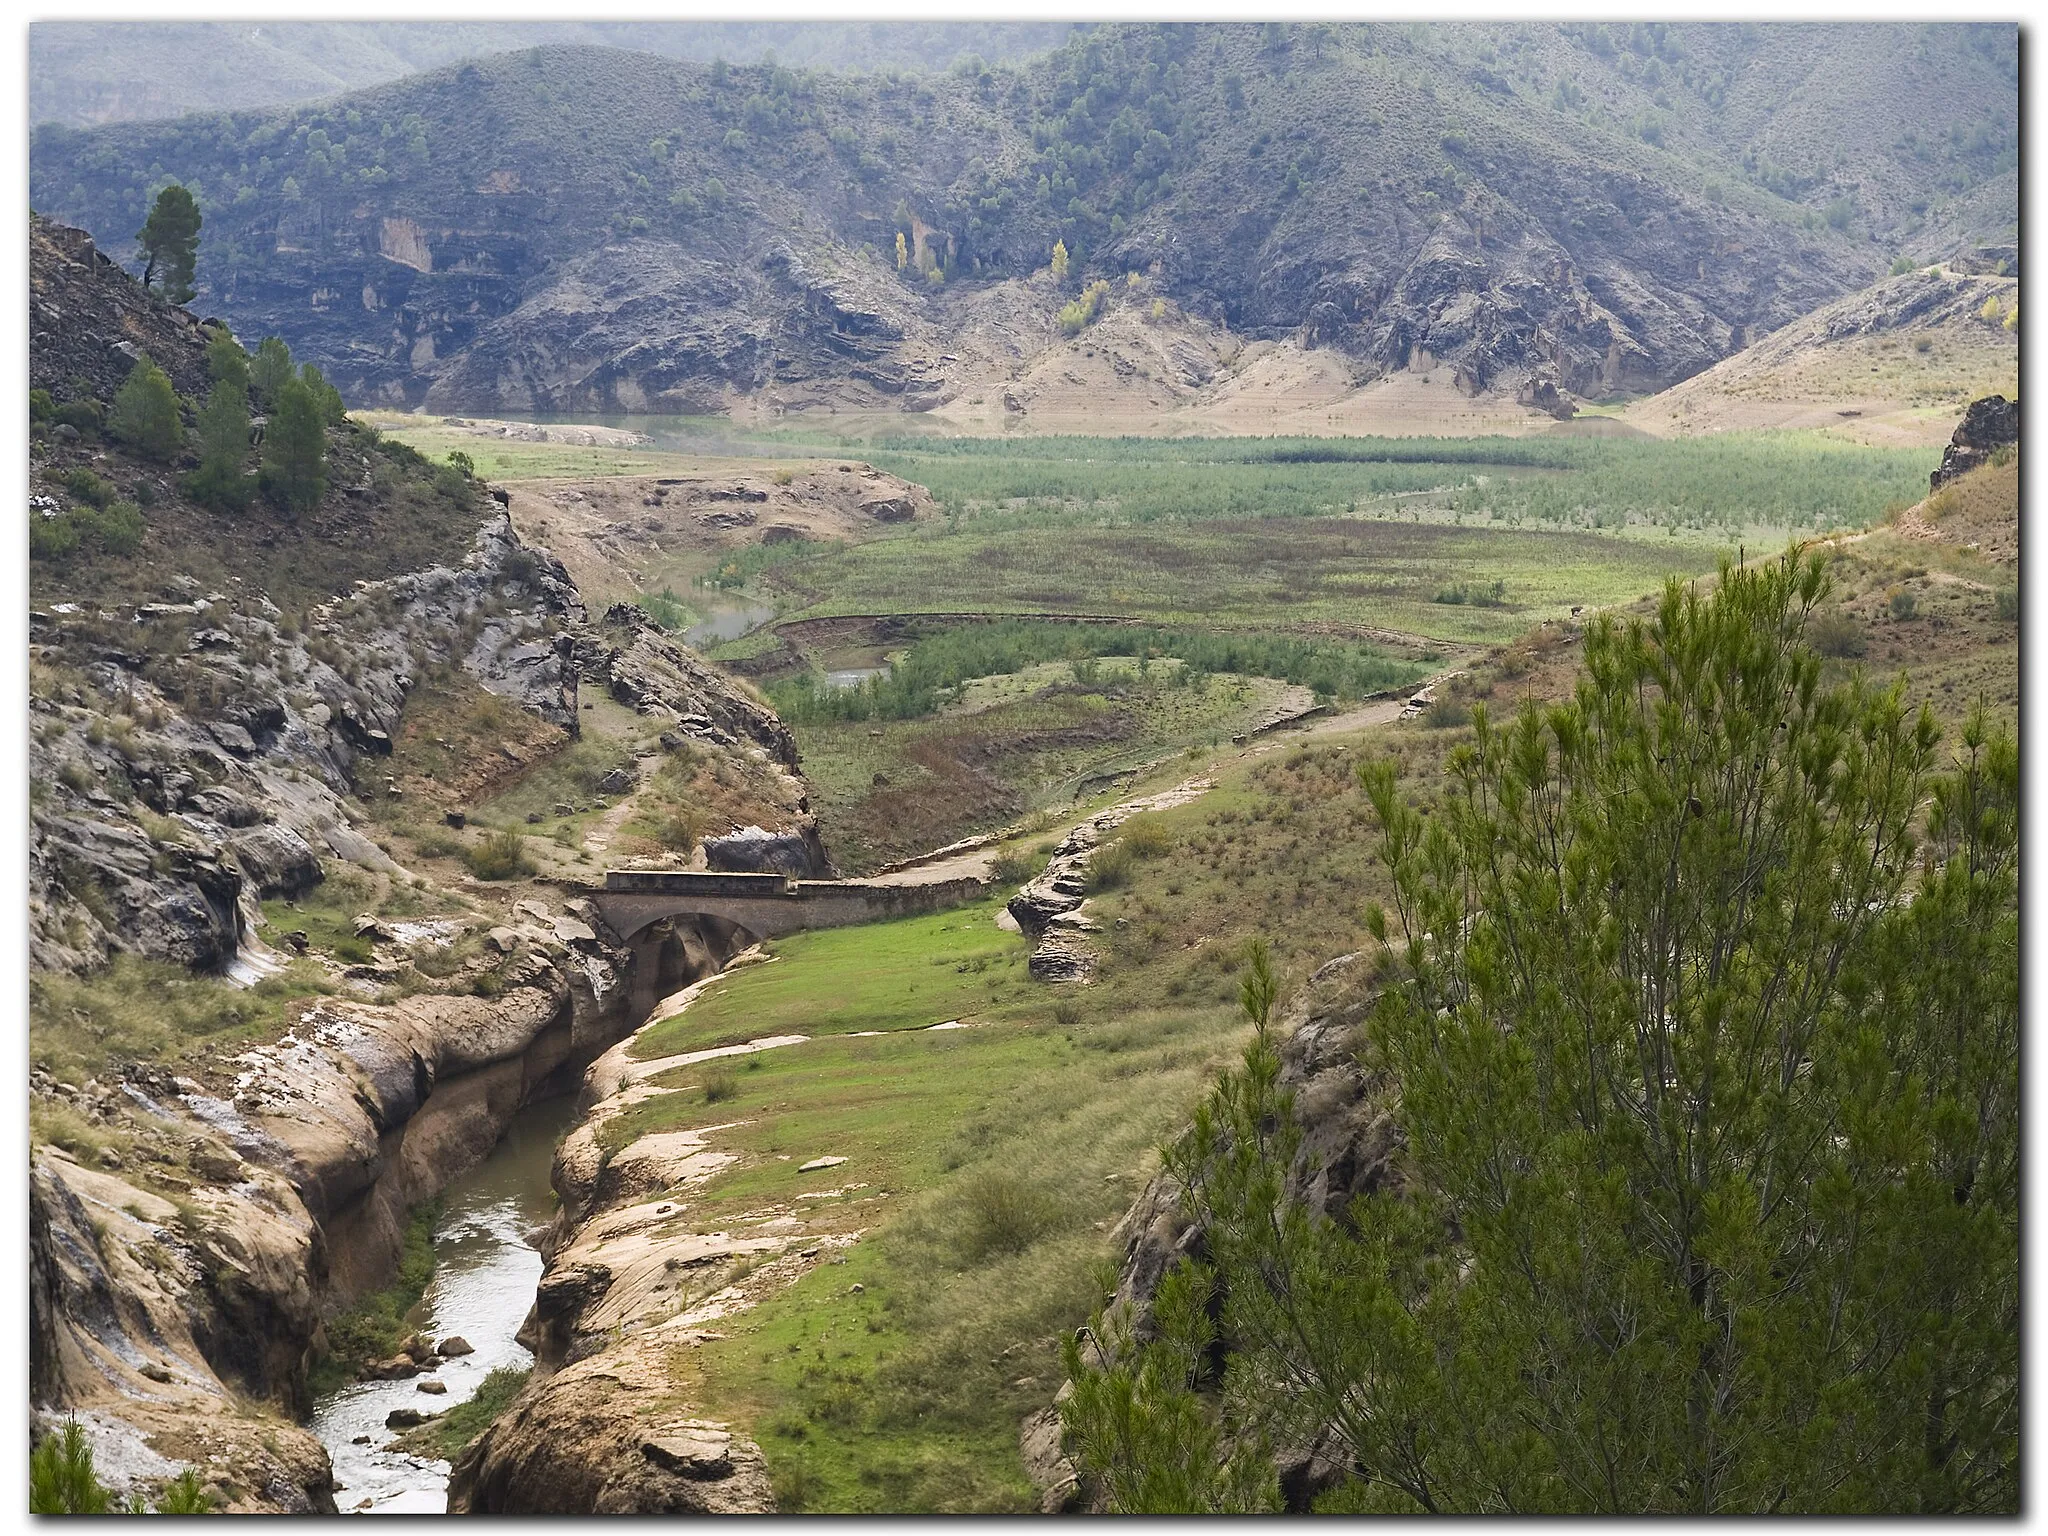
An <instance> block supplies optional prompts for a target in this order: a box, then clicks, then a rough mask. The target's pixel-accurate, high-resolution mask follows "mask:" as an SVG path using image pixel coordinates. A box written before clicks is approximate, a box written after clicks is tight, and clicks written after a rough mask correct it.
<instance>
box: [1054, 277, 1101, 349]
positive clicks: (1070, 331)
mask: <svg viewBox="0 0 2048 1536" xmlns="http://www.w3.org/2000/svg"><path fill="white" fill-rule="evenodd" d="M1108 297H1109V284H1108V283H1106V282H1103V281H1101V280H1100V279H1098V280H1097V281H1095V282H1092V283H1090V284H1089V285H1088V286H1087V287H1086V288H1083V289H1082V290H1081V297H1079V298H1078V299H1076V300H1074V302H1073V303H1071V304H1068V305H1066V306H1065V307H1064V308H1062V309H1061V310H1060V330H1061V331H1062V332H1064V333H1065V334H1066V335H1069V336H1078V335H1080V334H1081V332H1083V331H1085V330H1086V329H1087V328H1088V327H1089V326H1090V325H1091V324H1093V323H1094V321H1095V318H1096V316H1098V315H1099V314H1101V313H1102V303H1103V300H1105V299H1107V298H1108Z"/></svg>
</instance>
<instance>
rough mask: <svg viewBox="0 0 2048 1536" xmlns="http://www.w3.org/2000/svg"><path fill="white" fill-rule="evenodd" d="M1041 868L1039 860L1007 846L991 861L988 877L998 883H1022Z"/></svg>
mask: <svg viewBox="0 0 2048 1536" xmlns="http://www.w3.org/2000/svg"><path fill="white" fill-rule="evenodd" d="M1038 870H1039V865H1038V861H1037V860H1036V859H1034V858H1032V857H1031V856H1030V855H1029V854H1027V853H1023V852H1021V851H1019V850H1018V849H1015V848H1005V849H1004V850H1003V851H1002V852H1001V853H999V854H997V855H996V856H995V858H994V859H993V860H992V861H990V863H989V867H988V877H989V879H990V880H992V881H994V882H995V883H996V884H997V885H1022V884H1023V883H1024V882H1025V881H1026V880H1029V879H1030V878H1031V877H1032V876H1033V875H1035V874H1037V873H1038Z"/></svg>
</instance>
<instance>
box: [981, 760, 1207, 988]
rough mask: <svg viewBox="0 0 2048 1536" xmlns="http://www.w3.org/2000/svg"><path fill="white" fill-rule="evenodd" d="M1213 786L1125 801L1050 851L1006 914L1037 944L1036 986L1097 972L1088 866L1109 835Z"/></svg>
mask: <svg viewBox="0 0 2048 1536" xmlns="http://www.w3.org/2000/svg"><path fill="white" fill-rule="evenodd" d="M1214 787H1215V782H1214V780H1211V779H1189V780H1187V781H1186V782H1185V783H1181V784H1176V785H1174V787H1173V788H1171V789H1167V790H1161V791H1160V792H1159V793H1158V794H1156V795H1147V796H1145V797H1143V798H1142V799H1137V800H1126V801H1124V802H1123V803H1122V804H1120V805H1113V806H1111V807H1110V808H1109V809H1108V810H1106V811H1102V812H1100V813H1098V814H1097V815H1094V816H1091V817H1089V818H1088V820H1086V821H1083V822H1081V823H1079V824H1078V825H1076V826H1074V827H1073V828H1072V829H1071V830H1069V831H1068V833H1067V835H1066V836H1065V837H1063V838H1061V839H1060V841H1059V843H1058V844H1057V845H1056V846H1055V847H1054V848H1053V851H1052V858H1051V859H1050V860H1049V861H1048V862H1047V864H1046V866H1045V868H1044V869H1043V870H1041V871H1040V872H1039V873H1038V874H1037V875H1036V876H1034V877H1033V878H1032V879H1031V880H1029V881H1027V882H1026V883H1025V884H1024V886H1023V887H1022V888H1021V889H1020V890H1019V891H1018V892H1017V894H1016V895H1014V896H1012V897H1011V898H1010V901H1009V913H1010V916H1011V917H1012V918H1014V919H1015V920H1016V923H1017V926H1018V927H1019V928H1020V929H1022V930H1023V932H1024V933H1025V934H1027V935H1029V936H1030V937H1031V938H1032V939H1035V940H1036V941H1037V943H1036V944H1035V946H1034V947H1033V949H1032V951H1031V959H1030V961H1029V968H1030V972H1031V974H1032V975H1033V976H1035V977H1037V978H1038V979H1039V980H1040V981H1062V982H1064V981H1074V982H1085V981H1087V980H1088V977H1089V974H1090V972H1092V971H1093V970H1094V968H1095V950H1094V948H1093V946H1092V945H1090V944H1089V942H1088V935H1089V934H1092V933H1095V932H1097V931H1098V929H1097V925H1096V922H1095V920H1094V918H1092V917H1091V916H1089V915H1088V913H1087V911H1086V910H1085V909H1086V907H1087V905H1088V863H1089V860H1091V859H1092V858H1093V857H1094V856H1095V850H1096V849H1097V848H1099V847H1101V846H1102V844H1103V842H1104V841H1106V840H1107V838H1108V835H1109V834H1110V833H1112V832H1114V831H1115V830H1116V829H1117V828H1118V827H1120V826H1122V825H1123V824H1124V823H1125V822H1126V821H1129V820H1130V819H1131V818H1132V817H1133V816H1136V815H1138V814H1139V813H1140V812H1143V811H1164V810H1170V809H1171V808H1172V807H1174V806H1176V805H1185V804H1187V802H1188V801H1190V800H1192V799H1194V798H1195V797H1196V796H1197V795H1200V794H1202V793H1203V792H1204V791H1206V790H1209V789H1212V788H1214Z"/></svg>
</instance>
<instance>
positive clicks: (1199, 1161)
mask: <svg viewBox="0 0 2048 1536" xmlns="http://www.w3.org/2000/svg"><path fill="white" fill-rule="evenodd" d="M1826 585H1827V583H1826V579H1825V575H1824V568H1823V566H1822V564H1821V562H1820V561H1819V560H1818V559H1817V558H1816V559H1812V560H1808V561H1803V562H1802V561H1798V560H1795V559H1793V558H1791V557H1787V559H1785V560H1784V561H1781V562H1778V563H1775V564H1773V565H1770V566H1768V567H1765V568H1762V569H1754V568H1752V569H1747V570H1740V571H1735V570H1729V569H1727V568H1725V567H1724V569H1723V573H1722V578H1721V583H1720V586H1719V589H1718V591H1716V592H1715V593H1714V595H1712V596H1710V597H1702V596H1700V595H1698V594H1697V593H1696V592H1693V591H1687V590H1682V589H1680V588H1679V587H1678V586H1677V585H1676V584H1675V583H1674V584H1673V585H1672V586H1671V587H1670V588H1669V589H1667V592H1666V594H1665V597H1664V599H1663V602H1662V604H1661V606H1660V608H1659V611H1658V613H1657V615H1656V617H1655V618H1654V619H1652V620H1649V621H1647V622H1643V621H1638V622H1631V623H1628V624H1622V623H1618V622H1614V621H1611V620H1603V621H1601V622H1600V623H1599V624H1597V625H1596V626H1595V627H1594V628H1593V629H1592V631H1591V632H1590V633H1589V635H1588V637H1587V641H1586V655H1585V676H1584V678H1583V680H1582V681H1581V683H1580V685H1579V688H1578V691H1577V695H1576V697H1575V698H1574V699H1573V700H1572V701H1571V702H1569V703H1566V704H1562V705H1558V706H1554V707H1551V708H1548V709H1544V710H1537V709H1535V708H1533V707H1531V708H1529V709H1527V710H1525V711H1524V713H1523V714H1522V715H1521V716H1520V718H1518V719H1517V720H1516V721H1515V722H1514V723H1513V724H1511V725H1508V726H1505V727H1496V726H1494V725H1493V724H1492V723H1491V722H1489V721H1488V720H1487V719H1486V717H1485V715H1484V712H1483V711H1476V712H1475V722H1474V739H1473V740H1472V741H1471V742H1470V743H1469V744H1467V745H1464V746H1461V747H1458V748H1456V749H1455V750H1454V751H1453V753H1452V754H1451V758H1450V761H1449V764H1448V770H1449V772H1448V781H1447V787H1446V793H1445V795H1444V797H1443V800H1442V803H1441V809H1440V810H1438V811H1437V812H1435V813H1433V814H1430V815H1428V816H1424V815H1423V814H1422V813H1420V812H1419V811H1417V810H1415V809H1414V808H1413V807H1411V806H1409V805H1407V804H1405V803H1404V802H1403V801H1402V799H1401V797H1400V795H1399V793H1398V791H1397V787H1396V774H1395V769H1394V766H1393V765H1392V764H1391V763H1389V762H1382V763H1380V764H1377V765H1374V766H1372V767H1370V768H1368V769H1367V770H1366V771H1365V772H1364V773H1363V774H1362V775H1361V777H1362V779H1363V781H1364V785H1365V788H1366V790H1367V793H1368V795H1369V798H1370V800H1371V803H1372V807H1373V810H1374V813H1375V814H1376V816H1377V818H1378V821H1379V824H1380V828H1381V836H1382V839H1383V848H1384V852H1385V856H1386V859H1387V862H1388V864H1389V866H1390V868H1391V871H1392V876H1393V889H1394V892H1395V898H1394V910H1393V912H1392V914H1391V916H1389V915H1388V914H1386V913H1383V912H1380V911H1379V910H1378V909H1377V908H1373V909H1369V910H1368V913H1367V925H1368V928H1369V929H1370V930H1371V931H1372V932H1373V933H1374V934H1375V935H1377V936H1379V937H1381V939H1382V940H1383V942H1384V943H1385V944H1386V949H1385V951H1384V953H1383V956H1382V965H1383V969H1382V973H1381V974H1382V976H1383V978H1384V979H1385V981H1386V987H1385V990H1384V992H1383V993H1382V995H1381V997H1380V998H1379V1000H1378V1002H1377V1004H1376V1006H1375V1009H1374V1011H1373V1013H1372V1015H1371V1018H1370V1020H1369V1023H1368V1026H1367V1029H1366V1032H1365V1040H1364V1044H1363V1049H1362V1052H1361V1061H1362V1063H1363V1065H1364V1066H1365V1067H1366V1069H1367V1071H1368V1072H1369V1073H1370V1074H1371V1075H1372V1077H1373V1078H1374V1079H1376V1080H1377V1081H1378V1082H1379V1083H1380V1084H1381V1085H1382V1087H1381V1091H1382V1092H1383V1094H1384V1095H1385V1100H1384V1102H1386V1103H1388V1104H1390V1105H1396V1106H1397V1107H1395V1108H1394V1110H1393V1113H1394V1114H1395V1115H1396V1116H1397V1118H1398V1124H1399V1128H1400V1131H1401V1134H1402V1136H1403V1138H1404V1140H1405V1150H1404V1151H1403V1152H1402V1153H1401V1155H1400V1157H1399V1158H1398V1160H1397V1161H1398V1164H1399V1166H1400V1167H1401V1168H1402V1169H1403V1172H1402V1174H1401V1175H1400V1182H1401V1184H1402V1186H1403V1187H1402V1188H1400V1189H1398V1190H1380V1191H1376V1192H1373V1193H1366V1194H1361V1195H1359V1196H1357V1197H1355V1198H1354V1199H1352V1200H1351V1201H1350V1202H1349V1203H1348V1205H1346V1206H1345V1207H1343V1208H1342V1210H1341V1211H1339V1212H1336V1213H1335V1214H1334V1215H1332V1216H1324V1215H1311V1214H1310V1213H1309V1211H1308V1210H1307V1208H1305V1207H1304V1206H1303V1205H1301V1204H1300V1203H1299V1202H1298V1201H1296V1200H1294V1199H1292V1198H1290V1197H1289V1196H1288V1195H1287V1193H1286V1183H1285V1181H1286V1178H1287V1176H1288V1170H1289V1168H1290V1166H1291V1165H1292V1163H1293V1160H1294V1159H1295V1157H1296V1154H1297V1153H1298V1152H1299V1150H1300V1145H1301V1131H1300V1129H1299V1128H1298V1126H1297V1125H1296V1123H1295V1120H1294V1115H1293V1105H1292V1101H1291V1095H1290V1094H1287V1093H1285V1092H1283V1091H1282V1090H1281V1088H1280V1086H1279V1057H1278V1053H1277V1050H1276V1046H1275V1042H1273V1040H1272V1039H1271V1038H1270V1036H1269V1034H1268V1031H1267V1029H1266V1028H1265V1018H1266V1012H1265V1011H1262V1010H1258V1009H1249V1010H1248V1011H1251V1012H1252V1017H1253V1018H1254V1020H1255V1022H1257V1023H1258V1024H1259V1025H1260V1028H1259V1030H1258V1034H1257V1036H1256V1038H1255V1039H1254V1041H1253V1043H1252V1045H1251V1046H1250V1047H1249V1048H1248V1050H1247V1052H1246V1055H1245V1067H1244V1070H1243V1071H1242V1072H1241V1073H1236V1074H1232V1075H1231V1076H1229V1077H1228V1078H1226V1079H1225V1080H1224V1081H1223V1082H1222V1083H1221V1084H1220V1085H1219V1086H1218V1088H1217V1089H1216V1090H1215V1091H1214V1092H1213V1093H1212V1094H1211V1096H1210V1097H1209V1099H1208V1101H1207V1102H1206V1103H1205V1104H1204V1105H1203V1107H1202V1108H1201V1110H1200V1112H1199V1114H1198V1116H1197V1118H1196V1121H1195V1125H1194V1127H1193V1129H1192V1131H1191V1132H1190V1134H1189V1135H1188V1136H1187V1137H1186V1138H1185V1140H1184V1141H1183V1142H1182V1143H1181V1144H1179V1145H1178V1146H1176V1147H1175V1148H1174V1149H1172V1152H1171V1155H1170V1158H1169V1167H1170V1168H1171V1169H1172V1170H1173V1171H1174V1173H1175V1174H1176V1175H1177V1176H1178V1177H1179V1178H1180V1179H1181V1180H1182V1181H1183V1184H1184V1187H1185V1188H1186V1189H1187V1190H1188V1192H1189V1198H1190V1203H1191V1206H1192V1207H1193V1209H1194V1210H1195V1211H1196V1212H1198V1213H1199V1214H1200V1215H1201V1216H1202V1217H1203V1218H1204V1219H1205V1221H1206V1239H1207V1242H1206V1247H1207V1259H1206V1261H1205V1262H1204V1263H1203V1264H1200V1265H1197V1264H1193V1263H1184V1264H1183V1265H1182V1266H1181V1267H1180V1268H1179V1269H1177V1270H1176V1271H1175V1272H1174V1275H1173V1277H1172V1280H1171V1286H1170V1287H1168V1286H1162V1288H1161V1290H1160V1293H1159V1302H1158V1306H1157V1309H1156V1314H1157V1321H1158V1324H1159V1327H1158V1333H1157V1337H1156V1338H1155V1339H1153V1340H1152V1341H1150V1342H1148V1343H1145V1344H1143V1345H1139V1344H1136V1343H1134V1342H1133V1341H1132V1338H1131V1335H1130V1331H1129V1328H1128V1325H1127V1323H1125V1324H1120V1323H1119V1320H1118V1319H1117V1318H1115V1317H1111V1318H1108V1319H1106V1320H1104V1321H1103V1323H1102V1324H1101V1325H1100V1327H1099V1330H1098V1331H1099V1333H1100V1334H1101V1335H1102V1336H1103V1337H1105V1338H1106V1339H1108V1340H1109V1341H1110V1344H1111V1347H1110V1349H1109V1351H1108V1358H1107V1359H1106V1360H1104V1361H1102V1362H1100V1363H1097V1362H1092V1361H1090V1360H1087V1359H1084V1358H1083V1357H1082V1355H1081V1352H1080V1351H1079V1349H1078V1348H1070V1350H1069V1352H1068V1353H1069V1366H1070V1371H1072V1372H1075V1373H1077V1375H1076V1392H1075V1394H1074V1397H1073V1400H1072V1402H1071V1404H1070V1405H1069V1409H1068V1426H1069V1432H1070V1443H1071V1444H1073V1445H1074V1446H1075V1448H1076V1449H1077V1450H1078V1451H1079V1453H1080V1455H1081V1457H1082V1459H1083V1461H1084V1462H1085V1463H1087V1464H1088V1465H1090V1466H1091V1467H1093V1468H1095V1469H1096V1470H1097V1471H1098V1473H1099V1474H1100V1475H1101V1476H1102V1477H1103V1479H1104V1482H1105V1486H1106V1488H1107V1489H1108V1491H1109V1493H1110V1496H1111V1498H1112V1500H1115V1501H1122V1502H1123V1504H1124V1505H1125V1507H1132V1508H1140V1507H1142V1508H1155V1509H1157V1508H1169V1507H1170V1508H1176V1509H1205V1508H1215V1509H1224V1508H1236V1507H1242V1506H1243V1504H1244V1502H1245V1501H1246V1498H1247V1490H1252V1491H1254V1492H1256V1491H1258V1490H1259V1489H1261V1488H1263V1490H1264V1494H1263V1496H1264V1497H1265V1498H1267V1499H1268V1500H1270V1499H1271V1498H1272V1497H1274V1496H1275V1494H1276V1491H1277V1485H1276V1484H1274V1483H1273V1481H1272V1478H1271V1473H1272V1462H1271V1459H1270V1457H1269V1456H1268V1455H1267V1454H1266V1453H1265V1451H1264V1449H1263V1447H1265V1446H1268V1445H1271V1444H1276V1443H1286V1444H1294V1445H1307V1444H1310V1443H1311V1442H1313V1441H1316V1440H1317V1438H1318V1437H1319V1436H1320V1437H1321V1444H1322V1447H1323V1450H1324V1452H1325V1453H1326V1454H1329V1455H1334V1456H1335V1458H1336V1460H1337V1462H1338V1464H1339V1465H1340V1466H1341V1468H1342V1472H1343V1477H1342V1479H1341V1480H1340V1482H1339V1484H1338V1486H1336V1487H1335V1488H1334V1489H1332V1490H1331V1491H1330V1492H1329V1493H1327V1494H1325V1495H1324V1496H1323V1498H1322V1500H1321V1501H1320V1502H1319V1505H1318V1507H1320V1508H1327V1509H1331V1510H1338V1511H1366V1510H1386V1511H1408V1512H1417V1511H1436V1512H1477V1511H1513V1512H1534V1511H1549V1512H1559V1511H1569V1512H1579V1513H1589V1512H1594V1511H1599V1512H1605V1513H1620V1512H1629V1513H1641V1512H1644V1511H1689V1512H1695V1513H1706V1512H1734V1511H1744V1512H1752V1511H1765V1510H1769V1511H1779V1512H1784V1513H1794V1512H1822V1511H1825V1512H1908V1511H1910V1512H1960V1511H1997V1510H2005V1511H2011V1510H2016V1509H2017V1508H2018V1475H2019V1440H2018V1424H2019V1411H2020V1399H2019V1394H2018V1383H2019V1354H2018V1342H2017V1341H2018V1322H2019V1307H2020V1291H2019V1269H2018V1264H2019V1242H2018V1220H2019V1202H2018V1181H2019V1157H2018V1153H2019V1081H2018V1074H2017V1068H2016V1061H2017V1052H2018V1043H2019V1038H2018V1037H2019V965H2018V917H2017V862H2016V859H2017V830H2018V806H2019V760H2018V751H2017V748H2016V746H2015V745H2014V743H2013V741H2012V739H2011V737H2010V736H2009V735H2004V734H2001V735H2000V736H1998V737H1996V738H1992V737H1990V736H1988V734H1987V732H1986V730H1985V728H1984V726H1983V724H1982V721H1981V717H1980V718H1978V719H1976V720H1973V721H1972V722H1971V724H1970V725H1969V726H1967V727H1966V729H1965V731H1964V733H1963V736H1962V748H1961V750H1960V752H1958V753H1957V754H1956V762H1955V765H1954V769H1953V771H1951V772H1946V773H1943V772H1938V771H1936V765H1935V752H1936V746H1937V741H1938V731H1937V729H1936V727H1935V725H1934V722H1933V719H1932V717H1931V715H1929V714H1928V713H1927V712H1926V711H1924V710H1923V711H1921V712H1920V713H1919V714H1918V715H1917V716H1916V715H1914V714H1912V713H1911V712H1909V711H1908V710H1907V708H1906V706H1905V703H1904V691H1903V683H1901V684H1900V685H1898V686H1895V687H1893V688H1891V689H1888V690H1884V691H1874V690H1871V689H1869V688H1868V687H1866V686H1865V685H1864V684H1863V683H1862V682H1860V681H1858V682H1855V683H1851V684H1848V685H1844V686H1840V687H1834V688H1827V687H1823V686H1822V684H1821V682H1820V675H1821V669H1820V662H1819V660H1818V658H1817V657H1816V656H1815V655H1814V654H1813V652H1812V651H1811V650H1810V649H1808V648H1807V646H1806V645H1805V643H1804V638H1803V635H1804V629H1805V626H1806V623H1807V620H1808V618H1809V617H1810V616H1811V614H1812V613H1813V612H1814V610H1815V608H1816V606H1817V605H1818V604H1819V602H1820V600H1821V598H1822V597H1823V595H1824V594H1825V591H1826ZM1253 1001H1256V1000H1253ZM1216 1303H1220V1306H1219V1307H1218V1308H1217V1311H1216V1312H1213V1313H1212V1311H1211V1306H1212V1304H1216ZM1212 1319H1215V1320H1212ZM1219 1338H1220V1342H1221V1343H1222V1344H1223V1345H1224V1346H1225V1347H1226V1348H1227V1350H1228V1351H1229V1359H1230V1364H1229V1365H1228V1367H1227V1369H1226V1370H1225V1372H1224V1375H1223V1377H1222V1380H1221V1382H1220V1383H1219V1384H1217V1385H1218V1386H1219V1390H1218V1391H1216V1392H1214V1393H1211V1392H1206V1391H1202V1392H1198V1391H1196V1390H1194V1388H1195V1387H1196V1386H1198V1385H1201V1384H1204V1382H1205V1373H1206V1372H1207V1371H1208V1365H1207V1361H1208V1360H1209V1358H1210V1351H1211V1347H1212V1345H1213V1344H1214V1343H1216V1342H1218V1341H1219ZM1203 1436H1207V1439H1206V1440H1204V1439H1203V1438H1202V1437H1203ZM1189 1445H1194V1446H1195V1447H1196V1451H1195V1453H1193V1454H1189V1453H1188V1452H1187V1451H1186V1450H1185V1449H1184V1448H1185V1447H1187V1446H1189Z"/></svg>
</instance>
